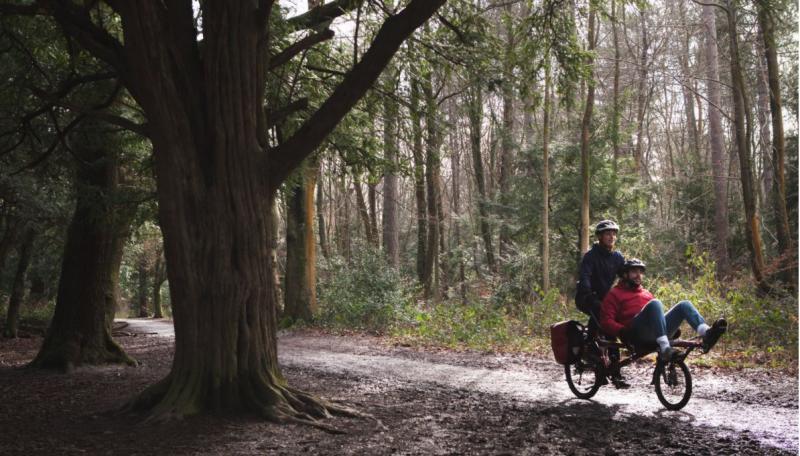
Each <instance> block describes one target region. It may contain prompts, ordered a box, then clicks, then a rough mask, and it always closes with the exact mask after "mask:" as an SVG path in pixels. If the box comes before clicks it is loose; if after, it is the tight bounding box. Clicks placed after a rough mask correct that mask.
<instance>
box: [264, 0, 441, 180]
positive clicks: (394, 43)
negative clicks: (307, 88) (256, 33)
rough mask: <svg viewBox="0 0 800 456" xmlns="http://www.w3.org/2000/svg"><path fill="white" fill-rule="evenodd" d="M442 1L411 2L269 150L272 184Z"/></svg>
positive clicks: (363, 90)
mask: <svg viewBox="0 0 800 456" xmlns="http://www.w3.org/2000/svg"><path fill="white" fill-rule="evenodd" d="M444 3H445V0H412V1H411V3H409V4H408V6H407V7H406V8H404V9H403V10H402V11H400V12H399V13H398V14H397V15H395V16H392V17H389V18H388V19H387V20H386V21H385V22H384V23H383V25H382V26H381V28H380V30H378V33H377V35H376V36H375V39H374V40H373V42H372V45H371V46H370V47H369V49H368V50H367V52H366V53H365V54H364V56H363V57H362V58H361V61H360V62H358V63H357V64H356V65H355V66H354V67H353V68H352V69H351V70H350V71H349V72H348V73H347V75H346V76H345V77H344V79H343V80H342V82H341V83H340V84H339V85H338V86H337V87H336V89H335V90H334V91H333V93H332V94H331V95H330V96H329V97H328V99H327V100H325V102H324V103H323V104H322V106H320V108H319V109H318V110H317V111H316V112H315V113H314V114H312V115H311V117H310V118H309V119H308V120H306V121H305V122H304V123H303V125H302V126H300V128H298V129H297V131H296V132H295V133H294V135H292V136H291V137H290V138H289V139H287V140H286V141H285V142H284V143H283V144H281V145H279V146H278V147H276V148H275V149H273V150H271V151H269V154H268V158H267V162H266V165H267V168H266V172H267V173H269V177H270V178H271V182H272V184H273V185H275V184H280V183H282V182H283V181H284V180H285V179H286V178H287V177H288V176H289V173H291V172H292V170H293V169H295V168H296V167H297V166H299V165H300V163H302V162H303V160H304V159H305V158H306V157H307V156H309V155H310V154H311V153H312V152H313V151H314V150H315V149H316V148H317V147H318V146H319V145H320V144H321V143H322V141H324V140H325V138H326V137H327V136H328V135H329V134H330V133H331V132H332V131H333V129H334V128H336V125H338V124H339V122H340V121H341V120H342V118H343V117H344V116H345V115H346V114H347V113H348V112H350V110H351V109H352V108H353V106H355V104H356V103H357V102H358V100H360V99H361V98H362V97H363V96H364V94H365V93H366V92H367V90H369V88H370V87H371V86H372V84H373V83H374V82H375V81H376V80H377V79H378V76H380V74H381V72H382V71H383V69H384V68H385V67H386V65H387V64H388V63H389V61H390V60H391V59H392V57H393V56H394V55H395V53H396V52H397V50H398V49H399V48H400V45H401V44H402V43H403V41H405V40H406V39H407V38H408V37H409V36H410V35H411V34H412V33H413V32H414V30H416V29H417V27H419V26H420V25H422V24H423V23H424V22H425V21H426V20H427V19H428V18H430V17H431V16H432V15H433V14H434V13H435V12H436V11H437V10H438V9H439V8H440V7H441V6H442V5H443V4H444Z"/></svg>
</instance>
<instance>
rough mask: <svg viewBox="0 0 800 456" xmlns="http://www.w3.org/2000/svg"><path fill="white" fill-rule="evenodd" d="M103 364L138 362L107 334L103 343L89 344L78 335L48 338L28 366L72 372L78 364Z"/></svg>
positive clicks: (132, 363) (134, 364) (129, 364)
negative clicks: (84, 342) (82, 344)
mask: <svg viewBox="0 0 800 456" xmlns="http://www.w3.org/2000/svg"><path fill="white" fill-rule="evenodd" d="M103 364H126V365H128V366H136V365H138V362H137V361H136V360H135V359H133V358H132V357H130V356H128V354H127V353H125V350H123V349H122V347H121V346H120V345H119V344H117V343H116V341H114V339H112V338H111V336H108V335H107V336H105V340H104V341H103V343H101V344H95V345H89V346H81V344H80V340H79V339H78V338H77V337H76V338H68V339H67V338H62V339H59V340H55V339H53V340H46V342H45V344H44V345H43V346H42V348H41V349H40V351H39V353H38V354H37V355H36V358H34V360H33V361H31V362H30V364H28V367H31V368H40V369H56V370H61V371H65V372H70V371H72V370H73V369H74V368H75V367H77V366H82V365H103Z"/></svg>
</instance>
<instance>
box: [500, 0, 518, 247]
mask: <svg viewBox="0 0 800 456" xmlns="http://www.w3.org/2000/svg"><path fill="white" fill-rule="evenodd" d="M505 9H506V14H507V16H506V17H505V19H504V20H505V21H506V24H505V25H506V27H505V28H506V30H505V32H506V36H505V38H506V42H505V51H504V54H505V55H504V56H503V85H502V98H503V114H502V115H503V127H502V136H501V141H500V179H499V182H498V185H499V187H500V188H499V190H500V198H499V201H500V206H501V211H500V214H501V221H500V237H499V242H500V246H499V247H500V257H501V258H502V257H504V256H507V255H509V254H510V246H511V228H510V227H509V226H508V218H509V217H510V216H511V214H510V210H509V209H510V208H509V206H510V201H511V198H510V197H511V177H512V173H513V170H512V163H513V161H514V81H515V78H514V74H513V73H514V23H513V19H512V17H513V16H512V14H513V7H512V4H511V3H506V8H505Z"/></svg>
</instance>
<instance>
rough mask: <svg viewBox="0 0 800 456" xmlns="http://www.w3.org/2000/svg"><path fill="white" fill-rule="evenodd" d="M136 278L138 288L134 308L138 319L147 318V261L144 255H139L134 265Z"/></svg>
mask: <svg viewBox="0 0 800 456" xmlns="http://www.w3.org/2000/svg"><path fill="white" fill-rule="evenodd" d="M136 277H137V278H138V280H139V287H138V288H137V290H136V308H137V312H138V313H137V316H138V317H139V318H147V317H148V313H147V259H146V258H145V255H144V253H142V254H140V256H139V260H138V261H137V264H136Z"/></svg>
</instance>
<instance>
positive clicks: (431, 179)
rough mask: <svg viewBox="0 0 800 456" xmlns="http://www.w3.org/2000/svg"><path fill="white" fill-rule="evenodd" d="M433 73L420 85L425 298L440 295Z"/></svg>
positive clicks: (437, 134)
mask: <svg viewBox="0 0 800 456" xmlns="http://www.w3.org/2000/svg"><path fill="white" fill-rule="evenodd" d="M432 85H433V84H432V76H431V75H430V74H428V79H427V80H426V81H425V84H424V86H423V92H424V93H425V106H426V119H425V123H426V125H427V130H428V141H427V147H426V150H425V181H426V184H427V188H426V189H427V196H428V202H427V208H428V211H427V212H428V240H427V242H426V245H427V251H426V256H425V281H424V282H423V288H424V294H425V299H430V298H434V299H438V298H439V279H440V277H439V273H440V270H439V237H440V235H441V231H440V230H441V226H440V225H439V211H438V206H437V202H438V201H439V197H440V196H439V195H440V193H441V177H440V168H441V161H440V160H441V159H440V157H439V148H440V146H441V132H440V130H439V129H440V127H439V125H438V121H439V120H438V115H439V111H438V105H437V103H436V99H435V98H434V94H433V87H432Z"/></svg>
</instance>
